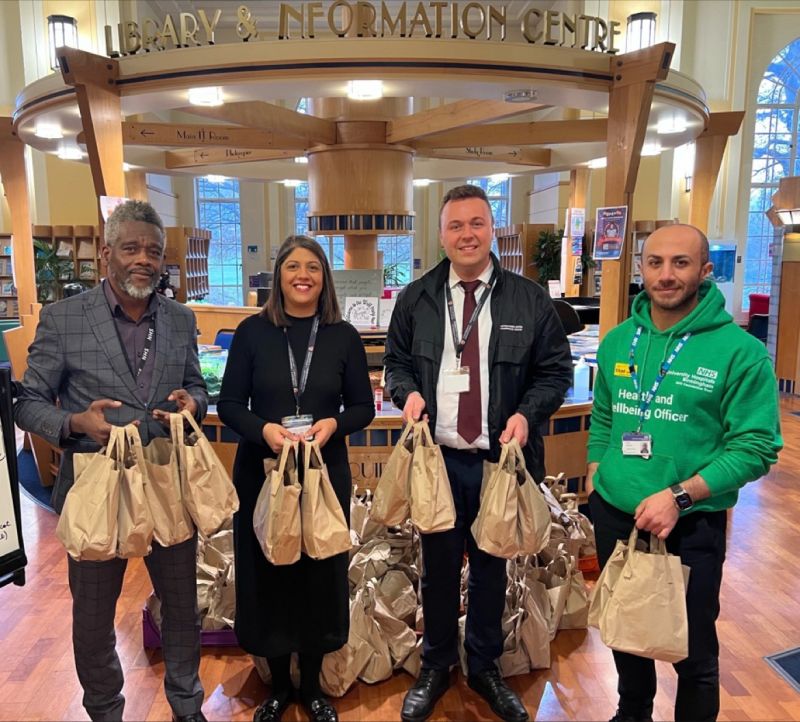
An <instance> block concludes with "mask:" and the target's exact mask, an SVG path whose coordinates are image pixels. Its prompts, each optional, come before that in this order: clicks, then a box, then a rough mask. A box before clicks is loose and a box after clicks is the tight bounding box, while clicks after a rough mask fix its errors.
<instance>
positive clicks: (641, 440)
mask: <svg viewBox="0 0 800 722" xmlns="http://www.w3.org/2000/svg"><path fill="white" fill-rule="evenodd" d="M622 455H623V456H639V457H641V458H642V459H649V458H650V457H651V456H652V455H653V437H652V436H650V434H642V433H636V432H633V431H629V432H627V433H625V434H623V435H622Z"/></svg>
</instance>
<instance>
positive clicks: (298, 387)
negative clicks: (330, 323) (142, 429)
mask: <svg viewBox="0 0 800 722" xmlns="http://www.w3.org/2000/svg"><path fill="white" fill-rule="evenodd" d="M318 328H319V316H314V324H313V325H312V326H311V335H310V336H309V337H308V348H307V349H306V357H305V359H304V361H303V372H302V374H301V375H300V383H298V382H297V362H296V361H295V360H294V352H293V351H292V345H291V344H290V343H289V333H288V332H287V330H286V327H284V329H283V335H284V336H286V346H287V347H288V348H289V373H290V374H291V375H292V391H293V392H294V403H295V408H296V411H295V413H296V414H298V415H299V414H300V397H301V396H302V395H303V391H305V390H306V382H307V381H308V369H309V368H311V357H312V356H313V355H314V344H315V343H316V341H317V329H318Z"/></svg>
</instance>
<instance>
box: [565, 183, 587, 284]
mask: <svg viewBox="0 0 800 722" xmlns="http://www.w3.org/2000/svg"><path fill="white" fill-rule="evenodd" d="M588 190H589V169H588V168H573V169H572V170H571V171H570V172H569V212H568V213H567V227H566V228H565V229H564V235H565V237H566V239H567V243H566V247H567V253H568V254H569V255H568V256H567V277H566V278H565V279H564V295H565V296H580V295H581V284H578V283H573V282H572V279H573V278H574V277H575V265H576V262H577V261H578V257H575V256H573V255H572V253H571V252H570V247H571V243H572V239H571V238H570V236H569V230H570V228H572V209H573V208H583V209H584V212H585V211H586V195H587V191H588ZM587 270H588V269H586V268H584V269H583V277H584V278H586V276H587Z"/></svg>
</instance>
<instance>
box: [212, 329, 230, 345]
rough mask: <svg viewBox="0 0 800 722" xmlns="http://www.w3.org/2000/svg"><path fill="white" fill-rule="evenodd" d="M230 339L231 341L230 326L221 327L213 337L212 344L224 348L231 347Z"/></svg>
mask: <svg viewBox="0 0 800 722" xmlns="http://www.w3.org/2000/svg"><path fill="white" fill-rule="evenodd" d="M231 341H233V329H232V328H221V329H220V330H219V331H217V335H216V336H215V337H214V345H215V346H219V347H221V348H224V349H229V348H230V347H231Z"/></svg>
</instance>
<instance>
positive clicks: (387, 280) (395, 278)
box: [383, 263, 405, 287]
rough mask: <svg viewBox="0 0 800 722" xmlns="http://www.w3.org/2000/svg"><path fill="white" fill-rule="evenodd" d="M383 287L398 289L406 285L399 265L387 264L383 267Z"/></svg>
mask: <svg viewBox="0 0 800 722" xmlns="http://www.w3.org/2000/svg"><path fill="white" fill-rule="evenodd" d="M383 285H384V287H386V286H391V287H397V286H403V285H405V281H404V280H403V272H402V269H401V268H400V264H399V263H385V264H384V266H383Z"/></svg>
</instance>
